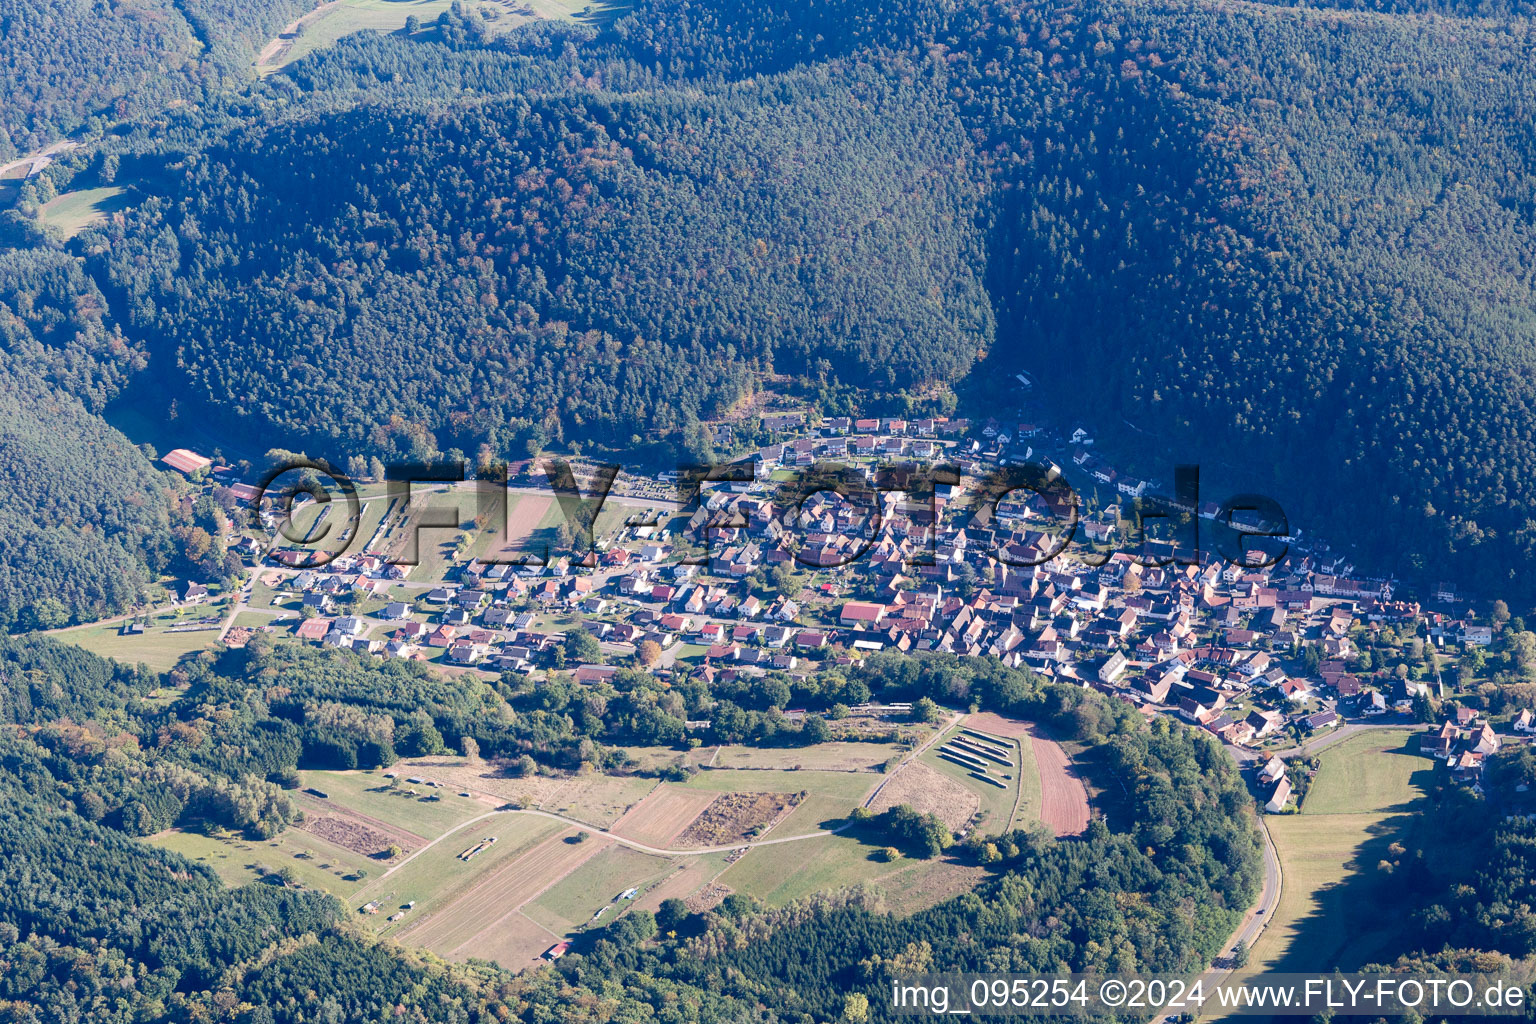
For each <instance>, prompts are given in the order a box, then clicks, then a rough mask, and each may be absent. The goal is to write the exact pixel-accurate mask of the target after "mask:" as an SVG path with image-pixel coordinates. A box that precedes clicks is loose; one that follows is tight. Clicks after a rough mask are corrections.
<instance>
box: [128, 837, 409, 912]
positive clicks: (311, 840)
mask: <svg viewBox="0 0 1536 1024" xmlns="http://www.w3.org/2000/svg"><path fill="white" fill-rule="evenodd" d="M149 841H150V842H151V843H153V844H154V845H156V846H159V847H162V848H164V849H168V850H175V851H176V852H177V853H180V854H183V855H185V856H187V857H190V858H191V859H192V860H195V861H198V862H199V863H202V864H206V865H207V866H208V867H211V868H213V870H214V871H216V872H218V874H219V877H220V878H222V879H224V881H226V882H227V883H229V884H230V885H244V884H245V883H247V882H251V881H254V880H255V879H257V878H258V877H260V876H261V875H263V874H267V873H272V872H277V871H281V870H282V869H283V868H292V869H293V872H294V875H295V876H296V880H297V881H298V882H299V883H300V884H302V885H306V886H309V887H310V888H312V889H321V890H324V891H325V892H329V893H331V894H333V895H335V896H339V897H341V898H342V899H346V898H347V897H349V896H350V895H351V894H352V893H355V892H357V891H358V889H360V888H362V887H363V886H364V885H366V884H367V880H366V878H364V877H361V875H360V873H366V874H370V875H377V874H379V873H380V872H381V871H383V870H384V869H383V868H382V867H381V866H380V865H379V864H378V863H377V862H375V861H372V860H370V859H369V858H367V857H365V856H362V855H361V854H357V853H353V852H352V851H350V850H344V849H342V848H341V847H339V846H334V845H332V844H331V843H328V842H326V841H325V840H323V839H321V838H320V837H319V836H315V835H311V834H310V833H308V832H303V831H300V830H298V829H289V830H287V831H286V832H284V833H283V834H282V835H279V836H277V837H276V838H274V839H265V840H257V839H243V838H239V837H231V838H218V839H216V838H213V837H211V836H205V835H202V834H201V833H197V832H167V833H163V834H162V835H159V836H156V837H154V838H153V839H151V840H149Z"/></svg>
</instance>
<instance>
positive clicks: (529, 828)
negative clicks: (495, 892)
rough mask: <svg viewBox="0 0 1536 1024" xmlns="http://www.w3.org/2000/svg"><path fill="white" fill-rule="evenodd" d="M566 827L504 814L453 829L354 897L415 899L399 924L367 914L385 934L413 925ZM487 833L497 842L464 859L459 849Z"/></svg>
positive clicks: (388, 900) (528, 816)
mask: <svg viewBox="0 0 1536 1024" xmlns="http://www.w3.org/2000/svg"><path fill="white" fill-rule="evenodd" d="M563 830H564V827H563V826H562V825H561V824H560V823H559V822H557V821H551V820H550V819H548V818H539V817H536V816H534V815H531V814H499V815H497V816H496V817H494V818H488V819H486V820H485V821H480V822H476V823H475V824H473V825H469V826H467V827H465V828H462V829H460V830H459V831H457V832H454V833H453V834H452V835H451V836H449V837H448V838H446V839H444V840H443V841H442V842H440V843H438V844H437V845H436V846H433V847H431V848H430V849H428V850H425V851H423V852H422V853H421V854H420V855H418V856H416V857H414V858H413V859H411V861H410V862H408V863H406V864H405V865H403V866H402V867H400V868H399V870H397V871H395V872H394V873H393V874H391V875H389V876H388V877H379V878H377V879H376V880H375V881H373V882H370V883H369V885H368V886H367V887H366V888H363V889H360V890H358V891H357V892H356V893H355V896H354V899H353V902H354V903H361V902H363V901H365V900H371V899H377V900H381V901H383V902H385V904H386V905H398V904H401V903H406V902H408V901H411V900H415V901H416V903H417V906H416V908H415V913H413V915H412V916H411V917H408V918H407V919H406V920H404V921H401V922H400V923H399V924H398V925H391V924H390V923H389V922H388V921H387V920H385V918H384V917H382V916H381V917H379V918H377V919H374V918H369V919H367V920H368V923H369V924H371V925H373V926H374V927H375V928H376V929H377V930H378V931H379V932H381V933H384V932H392V931H396V930H398V929H401V928H409V927H410V926H411V925H412V924H414V923H415V920H414V919H420V918H421V917H422V916H423V915H425V914H427V913H431V912H433V911H435V910H437V909H439V908H442V907H446V906H447V905H448V904H450V903H452V902H453V901H454V900H456V899H458V898H459V897H460V896H462V895H463V894H464V893H465V892H466V891H467V890H468V889H470V888H471V887H472V886H473V885H475V884H476V883H477V882H479V881H480V880H481V879H484V878H486V877H488V876H489V875H490V874H491V873H492V872H494V871H496V870H497V869H499V868H501V867H503V866H505V865H507V864H510V863H511V862H512V861H514V860H516V859H517V858H518V857H520V856H522V855H523V854H525V853H527V852H528V851H529V850H531V849H533V848H534V847H536V846H538V845H539V844H540V843H542V842H544V841H545V840H547V839H549V838H550V837H551V836H553V835H556V834H558V833H559V832H561V831H563ZM487 836H495V837H496V843H495V845H493V846H491V847H490V849H488V850H486V851H485V852H484V853H481V854H480V855H478V856H477V857H475V859H474V860H471V861H462V860H459V854H460V853H462V852H463V851H464V850H466V849H468V848H470V847H472V846H474V845H475V844H476V843H478V842H479V841H480V840H481V839H483V838H485V837H487Z"/></svg>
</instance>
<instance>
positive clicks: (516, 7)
mask: <svg viewBox="0 0 1536 1024" xmlns="http://www.w3.org/2000/svg"><path fill="white" fill-rule="evenodd" d="M451 6H452V2H451V0H333V2H332V3H327V4H324V5H323V6H321V7H319V8H317V9H316V10H315V11H313V12H311V13H309V14H307V15H305V16H304V17H303V18H301V19H300V24H301V25H302V30H301V31H300V32H299V33H297V35H295V36H294V37H292V38H282V37H280V38H279V39H275V40H273V41H272V42H271V43H269V44H268V45H267V47H266V48H265V49H264V50H263V51H262V52H261V54H260V55H259V56H258V57H257V60H256V67H257V70H258V71H259V72H261V73H262V74H270V73H272V72H273V71H276V70H277V69H278V68H281V67H283V66H285V65H287V64H291V63H292V62H294V61H296V60H298V59H299V58H300V57H303V56H305V55H306V54H310V53H313V52H315V51H316V50H320V49H323V48H325V47H327V46H330V45H332V44H333V43H335V42H336V41H337V40H338V39H341V38H343V37H344V36H349V35H351V34H353V33H354V32H363V31H367V30H370V29H371V30H373V31H376V32H397V31H399V30H400V29H402V28H404V27H405V20H406V18H408V17H410V16H411V15H413V14H414V15H415V16H416V17H417V18H419V19H420V20H421V22H422V24H423V26H424V27H426V26H427V23H428V22H431V21H433V20H435V19H436V18H437V16H438V15H439V14H442V13H443V12H444V11H446V10H448V9H449V8H450V7H451ZM465 6H466V7H468V8H470V9H471V10H472V11H474V12H478V11H480V10H485V11H486V12H488V14H489V15H491V16H492V18H493V19H494V22H493V23H494V24H497V25H501V26H505V27H506V28H509V29H510V28H512V27H514V26H516V25H519V24H522V23H523V22H525V21H529V20H531V19H533V18H534V17H542V18H557V17H568V16H571V15H574V14H575V13H576V12H577V11H580V10H581V9H582V8H584V7H585V6H586V4H585V2H583V3H580V4H575V3H568V2H565V0H530V2H529V3H526V4H524V3H518V2H515V0H503V2H490V0H467V2H466V3H465ZM291 27H292V26H290V28H291ZM286 35H287V33H285V36H286Z"/></svg>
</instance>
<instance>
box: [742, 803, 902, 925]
mask: <svg viewBox="0 0 1536 1024" xmlns="http://www.w3.org/2000/svg"><path fill="white" fill-rule="evenodd" d="M797 810H798V808H797ZM781 829H783V826H780V829H776V830H775V833H777V832H778V831H780V830H781ZM784 834H785V835H794V834H796V832H791V831H788V830H785V831H784ZM875 854H876V851H875V848H874V847H870V846H867V845H865V844H864V843H862V842H860V841H859V840H857V839H853V838H850V837H848V836H823V837H820V838H817V839H804V840H801V841H800V842H797V843H794V844H791V845H790V846H789V847H787V848H786V847H783V846H764V847H761V848H759V849H756V850H748V851H747V853H746V855H745V856H743V857H742V858H741V859H740V860H738V861H737V862H736V863H735V864H732V865H731V866H730V867H729V868H727V869H726V870H725V873H724V874H722V875H721V876H720V882H721V884H723V885H728V886H730V887H731V888H732V889H733V890H735V891H736V892H740V893H747V894H749V895H752V896H756V897H757V898H758V899H760V900H762V901H763V902H764V903H766V904H768V905H769V906H772V907H781V906H783V905H784V904H786V903H790V902H792V901H794V900H797V899H800V898H801V897H802V896H809V895H810V894H811V893H813V892H820V891H824V890H828V889H841V888H846V887H847V886H851V885H857V884H858V883H860V882H863V881H867V880H868V879H869V878H870V877H871V876H873V875H875V874H882V873H884V872H886V871H888V870H891V869H893V868H895V867H897V866H899V865H900V864H901V863H903V862H904V861H905V858H901V859H900V860H898V861H895V862H891V863H885V862H883V861H877V860H875V859H874V858H875Z"/></svg>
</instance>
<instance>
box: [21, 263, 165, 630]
mask: <svg viewBox="0 0 1536 1024" xmlns="http://www.w3.org/2000/svg"><path fill="white" fill-rule="evenodd" d="M105 310H106V301H105V299H104V297H103V296H102V294H101V292H100V291H99V290H98V289H97V288H96V286H95V284H94V282H93V281H92V280H91V279H90V278H89V277H88V276H87V275H86V274H85V273H84V271H83V270H82V269H81V266H80V263H79V261H78V260H76V259H73V258H71V257H68V256H65V255H64V254H62V253H55V252H46V251H26V252H13V253H0V460H3V462H4V464H5V465H6V466H7V468H8V471H7V477H6V487H5V494H6V500H5V501H4V503H0V629H4V630H14V629H32V628H36V627H38V626H60V625H64V624H65V623H66V622H68V621H70V620H71V619H95V618H100V617H102V616H104V615H107V614H111V613H114V612H118V611H121V610H124V609H125V608H126V607H128V606H129V605H130V604H131V603H132V601H133V600H134V599H135V598H136V597H137V596H138V592H139V589H140V588H141V586H142V585H143V584H144V583H145V582H146V581H147V579H148V571H147V570H148V568H149V566H151V565H154V566H162V565H164V563H165V560H166V558H167V555H168V550H167V549H168V548H169V545H170V528H169V525H168V521H167V496H166V492H165V488H164V486H163V485H162V483H161V481H160V475H159V473H157V472H156V471H155V470H154V468H153V467H152V466H151V465H150V464H149V462H148V460H146V459H145V458H144V455H143V454H142V453H141V452H140V451H139V450H138V449H137V448H135V447H134V446H133V445H132V444H130V443H129V441H128V439H127V438H125V437H123V435H122V434H120V433H118V431H116V430H114V429H113V428H112V427H110V426H108V425H107V424H106V423H105V422H103V421H102V420H101V419H100V418H99V416H98V415H96V414H98V413H100V412H101V410H102V409H103V408H104V407H105V406H106V404H107V403H108V402H109V401H111V400H112V399H113V398H114V397H116V396H117V395H118V394H119V393H120V392H121V390H122V387H123V385H124V384H125V382H126V381H127V380H128V379H129V378H130V377H131V376H132V374H134V373H135V372H137V370H139V369H141V368H142V367H143V353H142V352H140V351H139V350H137V349H135V348H134V347H133V346H132V345H131V344H130V343H129V342H128V340H127V339H126V338H125V337H124V336H123V335H122V333H121V331H120V330H119V329H118V328H117V327H116V326H115V325H113V324H110V323H109V322H108V318H107V317H105V315H104V314H105Z"/></svg>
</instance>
